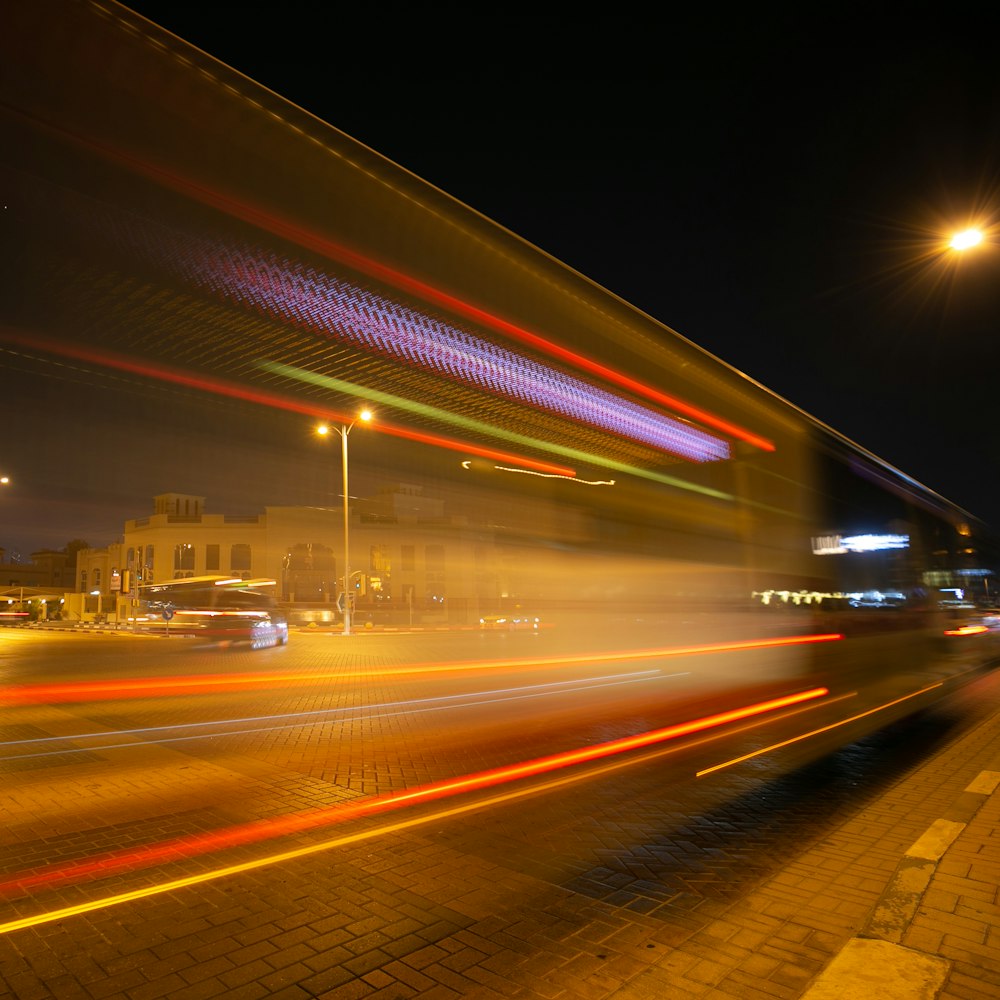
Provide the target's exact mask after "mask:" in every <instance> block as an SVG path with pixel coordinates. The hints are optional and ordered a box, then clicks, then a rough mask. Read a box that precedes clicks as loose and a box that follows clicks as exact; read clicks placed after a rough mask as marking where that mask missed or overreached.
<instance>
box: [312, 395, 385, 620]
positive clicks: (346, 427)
mask: <svg viewBox="0 0 1000 1000" xmlns="http://www.w3.org/2000/svg"><path fill="white" fill-rule="evenodd" d="M371 418H372V413H371V410H368V409H364V410H362V411H361V412H360V413H359V414H358V416H357V418H356V419H354V420H352V421H351V422H350V423H349V424H341V425H340V427H330V425H329V424H320V425H319V427H317V428H316V433H317V434H320V435H322V436H325V435H327V434H329V433H330V432H331V431H336V432H337V433H338V434H339V435H340V452H341V461H342V465H343V475H344V590H343V595H344V596H343V600H344V608H343V612H344V635H350V634H351V595H350V586H351V549H350V524H351V522H350V510H349V504H348V500H347V496H348V493H347V435H348V434H350V433H351V429H352V428H353V427H354V425H355V424H356V423H357V422H358V420H360V421H362V422H363V423H368V421H369V420H371Z"/></svg>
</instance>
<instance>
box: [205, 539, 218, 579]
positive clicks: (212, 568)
mask: <svg viewBox="0 0 1000 1000" xmlns="http://www.w3.org/2000/svg"><path fill="white" fill-rule="evenodd" d="M205 569H206V571H207V572H209V573H218V572H219V545H218V544H214V545H206V546H205Z"/></svg>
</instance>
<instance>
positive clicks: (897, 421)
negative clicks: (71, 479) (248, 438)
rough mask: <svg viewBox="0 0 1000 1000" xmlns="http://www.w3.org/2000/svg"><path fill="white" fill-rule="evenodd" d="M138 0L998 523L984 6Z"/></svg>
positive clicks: (998, 299) (991, 165)
mask: <svg viewBox="0 0 1000 1000" xmlns="http://www.w3.org/2000/svg"><path fill="white" fill-rule="evenodd" d="M129 6H131V7H132V8H133V9H134V10H136V11H138V12H139V13H141V14H143V15H145V16H147V17H149V18H150V19H151V20H154V21H156V22H157V23H159V24H161V25H162V26H164V27H166V28H167V29H169V30H171V31H173V32H174V33H175V34H177V35H179V36H180V37H182V38H184V39H186V40H187V41H189V42H191V43H193V44H195V45H197V46H198V47H200V48H202V49H204V50H205V51H206V52H208V53H210V54H212V55H214V56H216V57H217V58H219V59H220V60H222V61H223V62H226V63H228V64H229V65H230V66H232V67H234V68H235V69H237V70H239V71H241V72H243V73H245V74H246V75H247V76H249V77H251V78H253V79H254V80H256V81H258V82H259V83H262V84H264V85H265V86H267V87H269V88H270V89H272V90H273V91H275V92H276V93H278V94H280V95H282V96H284V97H286V98H288V99H289V100H291V101H293V102H294V103H296V104H298V105H300V106H301V107H303V108H305V109H307V110H309V111H310V112H312V113H314V114H315V115H317V116H318V117H319V118H322V119H323V120H325V121H326V122H328V123H329V124H331V125H333V126H335V127H336V128H338V129H340V130H341V131H343V132H346V133H347V134H349V135H351V136H353V137H354V138H356V139H358V140H360V141H362V142H363V143H365V144H366V145H368V146H370V147H371V148H373V149H375V150H376V151H378V152H380V153H382V154H383V155H385V156H386V157H388V158H389V159H391V160H393V161H395V162H396V163H398V164H400V165H401V166H404V167H406V168H407V169H409V170H410V171H412V172H413V173H414V174H416V175H418V176H420V177H422V178H423V179H425V180H427V181H429V182H431V183H432V184H434V185H436V186H437V187H439V188H441V189H442V190H444V191H446V192H448V193H449V194H451V195H453V196H454V197H456V198H457V199H458V200H460V201H462V202H464V203H465V204H467V205H469V206H471V207H472V208H474V209H476V210H478V211H479V212H481V213H482V214H483V215H485V216H487V217H489V218H491V219H493V220H495V221H496V222H498V223H500V224H501V225H503V226H504V227H506V228H508V229H509V230H512V231H513V232H515V233H517V234H518V235H520V236H522V237H523V238H525V239H527V240H528V241H529V242H531V243H533V244H535V245H536V246H538V247H539V248H541V249H542V250H544V251H546V252H547V253H549V254H550V255H552V256H553V257H555V258H557V259H558V260H561V261H562V262H564V263H565V264H567V265H568V266H570V267H571V268H573V269H575V270H577V271H579V272H580V273H582V274H584V275H586V276H587V277H589V278H590V279H592V280H593V281H595V282H596V283H597V284H599V285H601V286H603V287H605V288H607V289H608V290H609V291H611V292H613V293H615V294H616V295H618V296H619V297H621V298H622V299H624V300H626V301H627V302H629V303H631V304H632V305H633V306H635V307H637V308H639V309H641V310H642V311H644V312H646V313H648V314H649V315H651V316H652V317H654V318H655V319H657V320H659V321H660V322H662V323H663V324H665V325H666V326H668V327H670V328H672V329H673V330H676V331H677V332H678V333H680V334H682V335H683V336H685V337H687V338H688V339H689V340H691V341H693V342H695V343H696V344H698V345H700V346H701V347H703V348H705V349H706V350H708V351H710V352H711V353H713V354H715V355H717V356H718V357H720V358H722V359H723V360H724V361H726V362H728V363H729V364H731V365H733V366H734V367H736V368H738V369H740V370H741V371H743V372H744V373H746V374H747V375H749V376H750V377H751V378H753V379H755V380H756V381H758V382H760V383H762V384H763V385H765V386H766V387H768V388H769V389H771V390H773V391H774V392H776V393H777V394H778V395H780V396H783V397H784V398H785V399H787V400H789V401H790V402H792V403H794V404H795V405H797V406H799V407H801V408H802V409H804V410H806V411H808V412H809V413H811V414H812V415H813V416H815V417H817V418H818V419H819V420H821V421H823V422H825V423H827V424H829V425H830V426H831V427H833V428H835V429H836V430H838V431H840V432H841V433H843V434H844V435H846V436H847V437H848V438H851V439H852V440H854V441H856V442H858V443H859V444H861V445H862V446H864V447H865V448H867V449H869V450H870V451H872V452H874V453H875V454H876V455H878V456H880V457H881V458H883V459H884V460H886V461H888V462H890V463H891V464H893V465H895V466H897V467H898V468H900V469H902V470H903V471H904V472H906V473H908V474H909V475H911V476H912V477H913V478H915V479H917V480H919V481H920V482H923V483H924V484H926V485H928V486H930V487H931V488H932V489H935V490H936V491H938V492H939V493H941V494H942V495H944V496H945V497H947V498H948V499H949V500H952V501H954V502H955V503H957V504H959V505H961V506H963V507H965V508H966V509H967V510H969V511H970V512H972V513H973V514H974V515H976V516H978V517H980V518H982V519H984V520H986V521H988V522H992V523H993V524H995V525H1000V427H998V419H997V413H998V409H997V400H998V399H1000V381H998V373H1000V338H998V336H997V333H998V330H997V327H998V323H997V320H998V317H1000V252H998V246H1000V75H998V74H997V73H996V66H995V59H994V47H993V46H992V45H987V44H986V39H985V37H984V36H985V33H986V32H987V29H988V26H987V25H986V24H985V23H983V24H980V25H978V26H977V25H976V23H975V21H974V19H971V20H970V19H968V18H964V17H963V16H962V15H961V12H959V13H958V14H954V15H952V16H951V19H950V20H949V19H948V18H947V17H943V16H942V15H941V14H940V12H939V11H938V12H936V13H935V16H934V17H933V18H931V16H930V15H927V16H926V20H920V15H916V16H910V15H907V20H906V21H905V22H899V21H893V20H891V19H889V18H888V16H886V19H884V20H882V21H873V20H872V19H871V18H873V17H874V18H877V17H878V8H877V7H874V6H870V7H867V8H865V12H866V15H867V17H868V19H867V20H866V21H865V22H864V23H863V24H862V23H860V22H856V21H855V20H854V18H855V17H860V14H853V15H852V14H851V13H850V12H845V13H842V14H840V15H838V17H836V18H828V19H827V21H826V22H825V23H822V22H811V23H809V24H806V23H805V22H803V23H796V22H794V21H792V20H787V21H784V22H779V21H778V20H777V19H776V17H774V16H772V17H758V18H757V19H750V17H749V16H748V15H745V16H744V18H745V19H744V20H742V21H740V20H737V21H734V20H732V19H731V18H728V19H725V20H722V19H721V15H718V16H717V17H713V15H711V14H706V15H705V18H704V20H703V21H702V22H700V23H699V22H698V21H697V19H696V18H695V17H694V16H693V15H688V16H687V18H686V20H684V21H683V22H682V21H681V20H678V19H677V18H676V17H670V16H663V17H661V18H660V21H659V22H658V23H655V22H652V21H649V20H647V19H646V15H645V14H643V15H642V16H640V14H639V11H640V8H638V7H635V8H631V7H626V8H624V9H623V10H622V11H621V12H619V10H618V9H617V8H608V9H605V10H604V11H602V12H595V13H593V14H586V13H579V12H578V13H574V14H572V15H566V14H560V13H559V12H554V11H548V12H546V11H544V10H542V11H539V9H538V8H537V7H525V8H524V9H523V10H519V9H518V8H516V7H515V8H511V7H503V8H484V9H478V8H469V7H465V6H455V7H452V6H451V5H440V6H436V7H434V8H433V9H428V8H425V7H420V8H417V9H414V8H413V7H411V6H408V5H399V6H398V7H396V6H395V5H365V6H364V7H360V8H357V9H349V8H346V7H343V6H340V5H330V4H326V3H312V4H310V3H301V2H285V3H283V4H281V5H277V6H275V7H274V8H273V9H268V11H267V16H263V15H257V14H253V13H250V12H251V11H252V10H255V8H248V7H246V5H244V4H227V3H219V2H217V3H213V4H211V5H204V4H185V3H178V2H158V0H156V2H136V3H132V4H129ZM643 9H644V8H643ZM566 10H578V11H583V10H584V8H566ZM858 10H859V11H860V8H858ZM589 18H593V19H592V20H589ZM980 43H982V44H980ZM973 222H975V223H978V224H979V225H980V226H981V227H983V228H985V229H987V230H989V229H990V227H992V233H988V236H987V242H986V245H985V246H984V247H982V248H980V250H979V251H978V252H976V253H970V254H967V255H965V256H964V257H962V258H961V259H957V258H956V256H955V255H954V254H952V253H948V252H946V251H945V250H944V247H945V244H946V242H947V238H948V237H949V236H950V234H951V232H952V231H954V230H955V229H957V228H964V227H965V226H966V225H968V224H970V223H973ZM0 471H2V470H0ZM130 485H133V484H130ZM134 485H135V486H136V487H137V488H138V490H139V492H140V493H141V495H142V496H143V497H148V496H151V495H152V493H151V492H149V491H148V490H146V489H145V488H144V487H145V485H146V484H138V483H136V484H134ZM121 492H122V497H121V499H122V503H123V504H124V503H129V502H132V501H131V498H128V499H126V493H128V490H125V489H123V490H122V491H121ZM144 505H145V502H144ZM213 509H215V510H218V509H219V505H218V504H215V505H213ZM146 512H147V511H146V510H145V509H140V510H135V509H134V507H133V508H130V510H129V512H128V513H127V514H126V515H125V516H141V515H142V514H143V513H146ZM120 524H121V517H119V516H117V512H116V515H115V517H112V518H111V520H110V528H109V531H108V532H107V537H99V535H100V531H101V525H100V524H98V523H97V522H94V524H93V526H92V527H90V528H88V525H87V524H84V525H82V526H81V527H80V529H79V530H74V531H72V532H71V535H72V536H76V535H79V534H81V533H83V532H86V531H88V530H89V531H90V532H91V534H94V535H95V537H94V538H92V539H91V541H92V542H93V543H94V544H98V543H101V544H103V543H105V542H106V541H108V540H110V539H111V538H113V537H114V536H115V535H117V533H118V531H119V530H120V529H118V528H117V525H120ZM14 533H15V534H17V532H16V531H15V532H14ZM84 537H87V536H86V535H84ZM18 538H19V540H20V543H21V544H25V545H37V544H45V545H55V544H56V539H55V537H54V536H52V535H51V534H50V535H46V536H45V537H44V539H43V538H42V537H41V535H38V536H29V535H28V534H26V533H25V532H23V531H22V532H21V533H20V535H19V536H18ZM63 541H65V539H63ZM0 544H4V539H3V538H0ZM8 544H9V543H8Z"/></svg>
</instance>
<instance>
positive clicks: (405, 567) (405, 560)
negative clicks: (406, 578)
mask: <svg viewBox="0 0 1000 1000" xmlns="http://www.w3.org/2000/svg"><path fill="white" fill-rule="evenodd" d="M399 568H400V569H401V570H402V571H403V572H404V573H412V572H413V571H414V570H416V568H417V547H416V546H415V545H403V546H402V547H401V548H400V559H399Z"/></svg>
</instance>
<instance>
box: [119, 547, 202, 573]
mask: <svg viewBox="0 0 1000 1000" xmlns="http://www.w3.org/2000/svg"><path fill="white" fill-rule="evenodd" d="M129 561H130V562H131V559H130V560H129ZM193 569H194V546H193V545H192V544H191V543H190V542H182V543H181V544H180V545H175V546H174V576H176V575H177V574H178V573H179V572H184V571H185V570H188V571H190V570H193Z"/></svg>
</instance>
